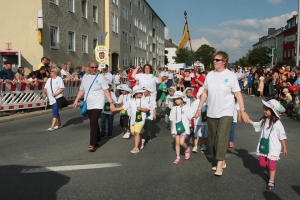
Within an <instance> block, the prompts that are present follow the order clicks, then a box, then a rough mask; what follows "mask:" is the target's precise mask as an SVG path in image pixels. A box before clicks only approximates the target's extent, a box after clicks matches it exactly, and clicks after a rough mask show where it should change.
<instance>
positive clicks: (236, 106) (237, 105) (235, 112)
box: [233, 102, 240, 123]
mask: <svg viewBox="0 0 300 200" xmlns="http://www.w3.org/2000/svg"><path fill="white" fill-rule="evenodd" d="M239 109H240V105H239V103H238V102H236V103H235V104H234V112H233V122H234V123H237V117H238V112H237V111H238V110H239Z"/></svg>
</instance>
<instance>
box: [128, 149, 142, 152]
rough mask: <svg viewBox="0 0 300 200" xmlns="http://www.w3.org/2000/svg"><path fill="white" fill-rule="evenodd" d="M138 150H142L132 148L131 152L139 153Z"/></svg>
mask: <svg viewBox="0 0 300 200" xmlns="http://www.w3.org/2000/svg"><path fill="white" fill-rule="evenodd" d="M138 152H140V150H139V149H132V150H131V151H130V153H138Z"/></svg>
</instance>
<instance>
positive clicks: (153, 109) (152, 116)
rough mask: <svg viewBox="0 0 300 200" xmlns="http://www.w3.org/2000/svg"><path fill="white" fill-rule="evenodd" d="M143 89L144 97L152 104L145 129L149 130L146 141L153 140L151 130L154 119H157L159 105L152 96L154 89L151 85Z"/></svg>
mask: <svg viewBox="0 0 300 200" xmlns="http://www.w3.org/2000/svg"><path fill="white" fill-rule="evenodd" d="M143 89H144V90H145V92H144V99H145V100H146V101H147V102H148V104H149V105H150V112H147V118H146V121H145V125H144V129H145V131H146V132H147V139H146V142H151V131H152V127H153V120H155V119H156V107H157V106H156V101H155V97H152V96H151V93H152V92H154V90H153V89H152V88H151V87H150V86H149V85H146V86H144V87H143Z"/></svg>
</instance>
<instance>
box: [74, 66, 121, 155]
mask: <svg viewBox="0 0 300 200" xmlns="http://www.w3.org/2000/svg"><path fill="white" fill-rule="evenodd" d="M108 88H109V87H108V84H107V82H106V80H105V77H104V76H103V74H99V73H98V63H97V62H96V61H93V60H92V61H90V62H89V63H88V69H87V70H86V74H85V75H84V76H83V78H82V81H81V85H80V88H79V91H78V94H77V97H76V99H75V101H74V104H73V107H74V108H76V107H77V103H78V100H79V99H80V98H81V97H82V96H83V95H84V100H86V102H87V110H88V111H87V114H88V117H89V119H90V145H89V147H88V151H90V152H94V151H95V147H96V146H99V145H100V141H101V136H100V127H99V123H98V119H99V117H100V115H101V113H102V110H103V107H104V104H105V100H104V95H105V96H106V98H107V100H108V102H109V104H110V110H111V111H114V109H115V106H114V104H113V101H112V98H111V96H110V93H109V90H108Z"/></svg>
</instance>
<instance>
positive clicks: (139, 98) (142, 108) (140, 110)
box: [115, 85, 150, 153]
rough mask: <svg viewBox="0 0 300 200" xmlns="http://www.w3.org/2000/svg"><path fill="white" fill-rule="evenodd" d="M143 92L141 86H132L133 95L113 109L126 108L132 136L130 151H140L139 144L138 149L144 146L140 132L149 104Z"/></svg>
mask: <svg viewBox="0 0 300 200" xmlns="http://www.w3.org/2000/svg"><path fill="white" fill-rule="evenodd" d="M144 92H145V90H143V89H142V87H141V86H139V85H136V86H134V87H133V95H134V97H133V98H132V99H130V100H128V101H127V102H126V103H125V104H124V105H123V106H121V107H119V108H116V109H115V111H121V110H126V111H127V112H128V115H129V116H130V131H131V134H132V135H133V136H134V148H133V149H132V150H131V151H130V152H131V153H138V152H140V151H139V144H140V149H143V148H144V143H145V140H144V139H141V137H140V133H141V131H142V128H143V126H144V124H145V121H146V117H147V116H146V113H147V112H149V111H150V105H149V104H148V102H147V101H146V100H145V99H144V98H143V94H144Z"/></svg>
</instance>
